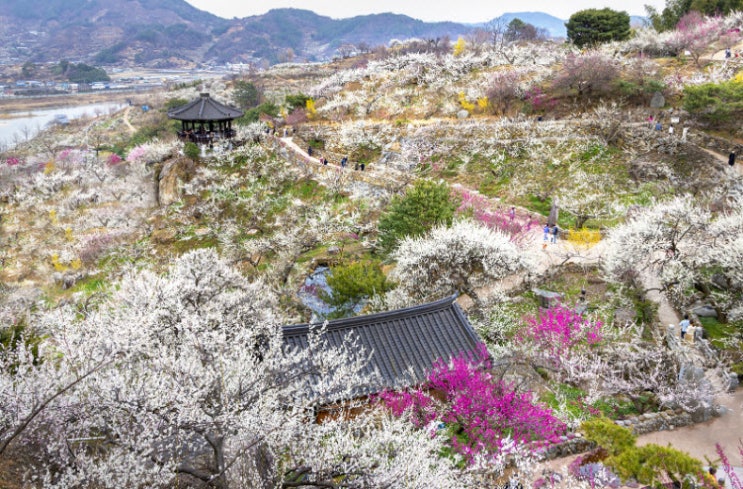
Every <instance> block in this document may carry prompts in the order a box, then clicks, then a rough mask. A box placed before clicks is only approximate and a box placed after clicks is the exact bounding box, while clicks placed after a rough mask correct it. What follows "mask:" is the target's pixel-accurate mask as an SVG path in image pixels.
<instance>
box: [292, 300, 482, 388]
mask: <svg viewBox="0 0 743 489" xmlns="http://www.w3.org/2000/svg"><path fill="white" fill-rule="evenodd" d="M455 298H456V296H452V297H448V298H446V299H442V300H439V301H436V302H431V303H428V304H423V305H420V306H415V307H410V308H407V309H400V310H397V311H390V312H384V313H379V314H371V315H367V316H358V317H353V318H347V319H339V320H335V321H329V322H328V324H327V327H326V329H325V333H324V339H325V341H326V342H327V345H328V346H330V347H340V346H342V345H343V344H344V342H345V341H346V340H347V339H348V338H349V335H352V336H351V337H355V338H357V339H358V343H359V346H361V347H362V348H363V349H364V350H365V351H366V352H367V354H368V353H371V359H370V362H369V365H368V367H367V370H368V373H370V374H371V373H374V372H375V371H376V372H378V374H379V377H377V380H376V382H374V383H372V384H365V385H360V386H354V390H355V392H356V393H357V394H358V395H359V396H361V395H369V394H373V393H376V392H380V391H382V390H384V389H385V388H401V387H407V386H411V385H417V384H420V383H422V382H423V381H425V379H426V377H427V375H428V373H429V372H430V371H431V369H432V367H433V364H434V362H436V361H437V360H439V359H441V358H445V359H447V360H448V359H450V358H452V357H455V356H460V355H462V354H471V353H474V352H475V351H476V350H477V345H478V344H479V343H482V340H481V339H480V337H479V336H478V335H477V333H476V332H475V331H474V329H473V328H472V326H471V325H470V323H469V321H467V318H466V317H465V315H464V313H463V312H462V310H461V309H460V308H459V306H458V305H457V304H456V303H455V302H454V299H455ZM321 326H322V324H314V325H311V324H297V325H292V326H284V327H283V335H284V344H285V345H286V346H287V347H292V348H299V349H304V348H306V347H307V335H308V334H309V332H310V329H311V328H317V329H319V328H320V327H321Z"/></svg>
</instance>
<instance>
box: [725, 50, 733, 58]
mask: <svg viewBox="0 0 743 489" xmlns="http://www.w3.org/2000/svg"><path fill="white" fill-rule="evenodd" d="M731 56H732V54H731V52H730V48H725V59H730V57H731Z"/></svg>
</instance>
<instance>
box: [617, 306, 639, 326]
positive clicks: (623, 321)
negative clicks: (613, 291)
mask: <svg viewBox="0 0 743 489" xmlns="http://www.w3.org/2000/svg"><path fill="white" fill-rule="evenodd" d="M636 315H637V313H636V312H635V310H634V309H632V308H629V307H622V308H619V309H617V310H616V311H614V325H615V326H627V325H630V324H632V323H634V321H635V316H636Z"/></svg>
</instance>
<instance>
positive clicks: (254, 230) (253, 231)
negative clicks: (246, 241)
mask: <svg viewBox="0 0 743 489" xmlns="http://www.w3.org/2000/svg"><path fill="white" fill-rule="evenodd" d="M260 232H261V230H260V229H255V228H253V229H249V230H248V231H247V232H246V233H245V234H247V235H248V236H255V235H256V234H258V233H260Z"/></svg>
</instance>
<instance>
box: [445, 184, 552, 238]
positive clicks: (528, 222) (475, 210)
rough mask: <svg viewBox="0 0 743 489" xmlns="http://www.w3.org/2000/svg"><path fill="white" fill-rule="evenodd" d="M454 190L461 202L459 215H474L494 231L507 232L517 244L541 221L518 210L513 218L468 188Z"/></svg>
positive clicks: (478, 220)
mask: <svg viewBox="0 0 743 489" xmlns="http://www.w3.org/2000/svg"><path fill="white" fill-rule="evenodd" d="M454 192H455V195H456V197H457V199H458V200H459V202H460V204H459V207H458V208H457V210H456V213H457V215H472V218H473V219H474V220H475V221H477V222H479V223H480V224H482V225H484V226H486V227H488V228H490V229H492V230H494V231H501V232H503V233H505V234H506V235H508V236H510V238H511V241H513V242H515V243H517V244H518V243H521V242H522V241H524V240H525V239H526V237H527V236H528V233H529V232H530V231H531V230H533V229H535V228H537V227H539V221H538V220H536V219H534V218H533V217H532V216H531V215H529V216H528V217H525V216H523V215H520V213H518V212H517V213H516V214H515V215H514V216H513V218H512V216H511V215H510V214H509V213H508V212H506V211H503V210H501V209H498V208H494V206H493V204H492V203H491V202H490V201H489V200H488V199H487V198H486V197H483V196H482V195H480V194H477V193H474V192H472V191H470V190H467V189H461V190H458V189H456V190H455V191H454Z"/></svg>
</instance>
